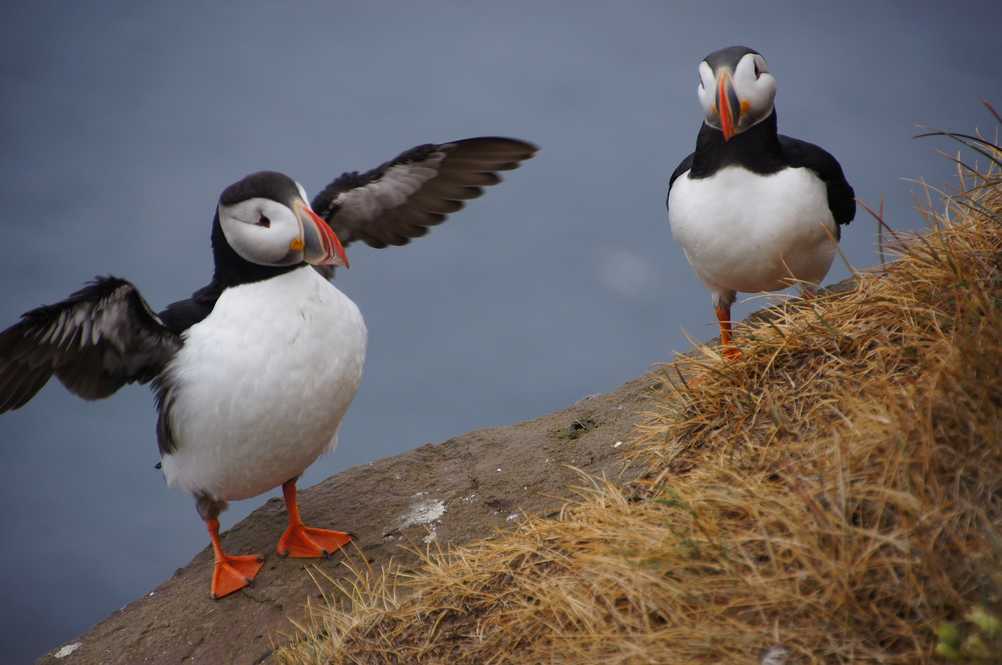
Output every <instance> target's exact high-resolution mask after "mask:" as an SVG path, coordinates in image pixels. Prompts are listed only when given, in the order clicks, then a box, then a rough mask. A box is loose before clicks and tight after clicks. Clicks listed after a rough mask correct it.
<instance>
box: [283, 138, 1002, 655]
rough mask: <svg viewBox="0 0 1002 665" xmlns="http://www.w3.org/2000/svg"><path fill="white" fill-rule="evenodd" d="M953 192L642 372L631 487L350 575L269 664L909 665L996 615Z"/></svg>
mask: <svg viewBox="0 0 1002 665" xmlns="http://www.w3.org/2000/svg"><path fill="white" fill-rule="evenodd" d="M985 150H988V151H990V152H989V156H990V157H991V156H993V157H994V158H995V159H998V158H999V156H1000V155H1002V152H1000V151H999V149H998V148H997V147H992V148H985ZM964 168H967V167H964ZM962 182H963V183H964V184H965V187H964V191H963V192H961V193H960V195H957V196H954V197H952V198H950V199H948V200H946V201H945V202H944V204H943V210H942V212H941V213H939V214H932V213H930V215H931V222H932V223H931V225H930V229H929V231H928V233H926V234H924V235H923V236H921V237H919V238H913V239H911V241H910V242H908V243H907V246H902V247H901V249H900V257H899V258H898V260H897V261H895V262H893V263H891V264H889V265H888V266H887V267H886V271H884V272H883V273H881V274H874V273H869V274H861V275H859V276H858V279H857V287H856V288H855V290H852V291H849V292H843V293H837V294H829V295H822V296H819V297H817V298H815V299H813V300H809V301H796V302H790V303H787V304H786V305H785V306H783V307H781V308H777V309H776V310H775V311H774V312H772V316H770V317H766V318H761V317H760V318H759V319H757V320H753V321H751V322H748V323H745V324H743V325H742V326H740V327H739V328H738V330H737V339H738V341H739V343H740V344H741V346H742V349H743V351H744V356H743V358H742V359H741V360H739V361H737V362H735V363H726V362H724V361H722V360H720V359H719V358H718V357H717V356H716V355H715V352H714V351H713V350H710V349H703V351H702V353H699V354H697V355H696V356H695V357H687V358H682V359H680V360H678V361H676V362H675V363H673V364H671V365H667V366H665V367H664V368H663V369H662V371H663V372H664V375H665V386H666V387H665V389H664V392H663V394H661V395H660V396H659V397H658V399H656V400H655V401H654V402H653V403H652V407H651V408H652V413H651V414H650V417H649V418H648V419H647V422H646V424H645V425H644V426H643V427H642V428H641V429H640V430H639V431H638V432H637V434H636V438H635V441H634V442H633V444H634V445H633V446H631V448H632V449H633V450H634V453H633V454H634V456H635V458H636V460H635V463H636V461H640V462H642V463H644V464H646V465H647V467H649V469H650V472H649V474H648V475H647V476H646V477H645V479H644V480H642V481H640V482H638V483H634V484H632V485H630V486H629V487H627V488H625V489H624V488H619V487H616V486H614V485H613V484H610V483H605V482H599V481H594V482H593V483H592V485H591V486H590V487H588V488H587V489H586V490H582V492H581V496H580V497H579V498H578V499H576V500H575V501H574V502H572V503H571V504H569V505H568V506H567V507H566V508H565V510H564V511H563V512H562V514H561V516H560V517H559V518H558V519H529V520H527V521H526V522H524V523H523V524H521V525H520V526H519V527H518V528H516V529H515V530H514V531H513V532H510V533H506V534H500V535H499V536H498V537H496V538H494V539H491V540H486V541H483V542H478V543H474V544H471V545H468V546H463V547H457V548H454V549H452V550H451V551H449V552H446V553H441V552H435V553H430V554H428V555H427V556H426V557H425V561H424V562H423V564H422V567H421V568H420V569H419V570H417V571H416V572H414V573H404V572H401V571H394V570H384V571H380V572H374V571H366V570H360V571H359V574H358V575H357V578H356V583H355V586H353V587H350V588H342V589H341V591H342V592H344V594H346V596H347V602H345V601H344V599H342V601H341V602H333V601H332V602H331V605H330V607H326V608H323V609H322V610H321V611H317V612H315V613H314V615H313V621H314V623H313V625H311V626H310V627H309V628H308V629H307V630H306V632H305V633H304V635H303V636H302V638H301V639H300V640H299V641H297V642H296V643H295V644H293V645H291V646H289V647H287V648H285V649H284V650H282V651H281V652H280V653H279V654H278V660H279V662H281V663H285V664H286V665H319V664H320V663H325V664H326V663H366V664H368V663H446V662H447V663H450V664H451V665H465V664H474V663H476V664H488V663H580V664H583V665H587V664H592V663H594V664H598V663H602V664H607V663H665V664H674V663H679V664H681V663H758V662H761V661H762V657H763V654H764V653H765V652H767V650H770V649H771V651H770V657H771V658H773V659H774V660H773V661H772V662H777V663H778V662H786V663H790V664H792V663H848V662H880V663H924V662H933V661H934V660H935V659H936V657H935V656H934V655H933V649H934V647H935V645H936V639H937V638H936V634H935V630H936V628H937V626H939V625H941V624H942V623H943V622H945V621H955V620H958V619H960V618H962V617H963V616H964V615H965V614H966V613H967V612H968V610H969V609H970V607H971V606H972V605H973V604H980V605H981V606H984V607H987V608H989V609H990V610H992V611H996V612H997V610H998V609H999V608H1000V602H1002V598H1000V595H999V594H1000V591H1002V584H1000V582H1002V579H1000V578H999V572H1000V571H1002V565H1000V564H1002V537H1000V534H999V525H1000V518H1002V181H1000V179H999V178H998V171H997V169H996V170H992V169H991V168H990V169H988V171H987V172H986V173H982V174H980V175H976V174H974V173H973V171H972V170H970V169H968V170H967V172H966V173H965V178H962ZM857 224H860V222H858V221H857ZM854 231H855V232H859V230H858V229H854ZM679 370H681V373H682V374H684V375H685V376H686V377H687V382H683V381H681V380H680V377H679V374H678V371H679ZM694 377H698V380H697V381H693V378H694ZM979 662H996V663H999V662H1002V657H995V660H994V661H992V660H990V659H989V660H986V661H979Z"/></svg>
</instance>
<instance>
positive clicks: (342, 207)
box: [0, 137, 536, 598]
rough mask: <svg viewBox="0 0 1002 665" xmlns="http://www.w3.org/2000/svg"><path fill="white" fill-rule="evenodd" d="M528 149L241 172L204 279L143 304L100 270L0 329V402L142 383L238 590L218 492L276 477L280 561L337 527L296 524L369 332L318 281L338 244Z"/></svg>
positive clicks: (509, 142)
mask: <svg viewBox="0 0 1002 665" xmlns="http://www.w3.org/2000/svg"><path fill="white" fill-rule="evenodd" d="M535 152H536V147H535V146H534V145H532V144H530V143H527V142H525V141H520V140H516V139H509V138H499V137H480V138H471V139H464V140H459V141H452V142H450V143H442V144H427V145H421V146H418V147H416V148H412V149H411V150H408V151H406V152H404V153H402V154H401V155H400V156H398V157H397V158H396V159H394V160H392V161H389V162H386V163H385V164H383V165H382V166H380V167H378V168H376V169H373V170H371V171H368V172H365V173H357V172H352V173H346V174H344V175H342V176H341V177H339V178H337V179H336V180H334V181H333V182H332V183H331V184H330V185H328V186H327V187H326V188H325V189H324V190H323V191H322V192H320V194H318V195H317V196H316V197H315V198H314V199H313V201H312V202H309V203H308V202H307V201H308V200H307V196H306V192H305V191H304V190H303V188H302V186H300V185H299V184H298V183H297V182H296V181H295V180H293V179H292V178H290V177H288V176H286V175H284V174H282V173H277V172H274V171H261V172H258V173H254V174H251V175H249V176H247V177H245V178H243V179H242V180H240V181H239V182H237V183H234V184H233V185H230V186H229V187H227V188H226V189H225V190H223V192H222V194H221V195H220V197H219V202H218V205H217V207H216V212H215V217H214V219H213V222H212V235H211V238H212V252H213V259H214V262H215V271H214V274H213V276H212V281H210V282H209V284H208V285H207V286H205V287H204V288H202V289H200V290H198V291H196V292H195V293H194V294H193V295H192V296H191V297H190V298H188V299H187V300H182V301H179V302H175V303H174V304H172V305H170V306H168V307H167V308H166V309H165V310H163V311H162V312H160V313H159V314H156V313H154V311H153V310H152V309H151V308H150V306H149V305H148V304H147V302H146V301H145V300H144V299H143V297H142V296H141V295H140V294H139V292H138V291H137V290H136V287H135V286H133V285H132V284H131V283H130V282H128V281H126V280H124V279H119V278H117V277H99V278H97V279H95V280H94V281H93V282H91V283H90V284H88V285H87V286H86V287H84V288H83V289H81V290H79V291H77V292H76V293H74V294H72V295H71V296H69V297H68V298H66V299H65V300H63V301H61V302H58V303H55V304H53V305H45V306H42V307H38V308H36V309H33V310H31V311H30V312H27V313H26V314H24V315H23V316H22V317H21V320H20V321H19V322H18V323H16V324H14V325H13V326H11V327H10V328H8V329H7V330H5V331H3V332H2V333H0V413H4V412H6V411H9V410H12V409H18V408H20V407H22V406H24V405H25V404H26V403H27V402H28V401H29V400H30V399H31V398H32V397H33V396H34V395H35V394H36V393H37V392H38V391H39V390H41V388H42V387H43V386H44V385H45V384H46V383H47V382H48V380H49V379H50V378H51V377H52V375H55V376H56V378H58V379H59V381H60V382H61V383H62V384H63V385H64V386H66V388H68V389H69V390H70V391H71V392H73V393H74V394H76V395H79V396H80V397H83V398H84V399H88V400H95V399H101V398H105V397H108V396H110V395H111V394H112V393H114V392H116V391H117V390H118V389H119V388H121V387H122V386H124V385H126V384H129V383H150V384H151V385H152V388H153V391H154V394H155V398H156V399H155V402H156V408H157V414H158V418H157V427H156V435H157V443H158V446H159V449H160V456H161V464H162V469H163V472H164V475H165V477H166V480H167V483H168V485H171V486H176V487H180V488H182V489H184V490H186V491H188V492H190V493H191V494H192V495H193V496H194V497H195V502H196V506H197V509H198V513H199V515H200V516H201V518H202V519H203V520H204V521H205V524H206V527H207V529H208V531H209V537H210V538H211V541H212V547H213V551H214V554H215V567H214V570H213V576H212V587H211V592H212V596H213V598H221V597H223V596H226V595H228V594H231V593H233V592H235V591H238V590H239V589H241V588H243V587H244V586H246V585H248V584H249V583H250V582H251V581H252V580H253V579H254V577H255V576H256V575H257V573H258V571H259V569H260V568H261V565H262V561H263V559H262V558H261V557H259V556H256V555H244V556H237V555H231V554H227V553H225V552H224V551H223V549H222V545H221V544H220V539H219V521H218V517H219V513H220V512H221V511H223V510H224V509H225V508H226V505H227V502H228V501H234V500H239V499H247V498H250V497H253V496H257V495H258V494H261V493H263V492H266V491H268V490H270V489H272V488H275V487H278V486H281V487H282V491H283V494H284V497H285V503H286V506H287V508H288V528H287V529H286V530H285V533H284V534H283V535H282V536H281V538H280V539H279V541H278V546H277V548H276V549H277V552H278V554H279V555H280V556H293V557H304V558H310V557H320V556H328V555H330V554H331V553H332V552H334V551H336V550H338V549H339V548H340V547H342V546H344V545H345V544H347V543H348V542H349V541H350V540H351V536H350V535H349V534H348V533H344V532H341V531H332V530H328V529H320V528H314V527H309V526H306V525H305V524H303V521H302V519H301V518H300V515H299V510H298V508H297V505H296V480H297V479H298V477H299V476H300V474H302V472H303V471H304V470H305V469H306V468H307V467H308V466H309V465H310V464H312V463H313V462H314V461H315V460H316V459H317V457H319V456H320V454H321V453H323V452H324V451H327V450H332V449H333V448H334V446H335V445H336V444H337V432H338V428H339V426H340V424H341V419H342V418H343V417H344V415H345V412H346V411H347V409H348V406H349V405H350V404H351V401H352V399H353V398H354V396H355V392H356V390H357V389H358V386H359V382H360V381H361V378H362V366H363V364H364V360H365V349H366V328H365V323H364V321H363V319H362V315H361V314H360V313H359V310H358V307H356V306H355V303H354V302H352V301H351V300H350V299H349V298H348V297H347V296H345V295H344V294H343V293H341V291H339V290H338V289H337V288H336V287H335V286H334V285H333V284H332V283H330V282H329V281H328V280H327V279H325V276H330V275H331V274H332V270H333V268H334V267H336V266H344V267H347V266H348V258H347V256H346V255H345V250H344V247H345V246H347V245H349V244H350V243H352V242H356V241H362V242H365V243H366V244H368V245H370V246H372V247H386V246H387V245H404V244H406V243H407V242H409V241H410V240H411V239H412V238H417V237H420V236H423V235H424V234H425V233H427V232H428V229H429V228H430V227H431V226H434V225H436V224H439V223H441V222H442V221H444V220H445V218H446V216H447V215H448V214H450V213H454V212H457V211H458V210H459V209H460V208H462V207H463V205H464V202H465V201H466V200H468V199H472V198H476V197H477V196H479V195H480V194H481V193H482V191H483V189H482V188H483V187H487V186H490V185H496V184H498V183H499V182H500V181H501V177H500V176H499V175H498V174H497V172H498V171H505V170H510V169H514V168H517V167H518V166H519V164H520V163H521V162H522V161H524V160H526V159H529V158H531V157H532V156H533V155H534V154H535Z"/></svg>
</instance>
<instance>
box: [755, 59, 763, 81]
mask: <svg viewBox="0 0 1002 665" xmlns="http://www.w3.org/2000/svg"><path fill="white" fill-rule="evenodd" d="M760 76H762V70H761V69H759V66H758V60H755V78H756V79H757V78H759V77H760Z"/></svg>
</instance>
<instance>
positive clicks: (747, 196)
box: [667, 46, 856, 359]
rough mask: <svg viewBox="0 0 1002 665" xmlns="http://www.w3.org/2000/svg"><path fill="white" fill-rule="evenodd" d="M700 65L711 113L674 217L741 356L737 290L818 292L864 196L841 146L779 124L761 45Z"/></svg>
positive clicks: (728, 350)
mask: <svg viewBox="0 0 1002 665" xmlns="http://www.w3.org/2000/svg"><path fill="white" fill-rule="evenodd" d="M698 74H699V87H698V90H697V92H698V96H699V102H700V104H701V105H702V107H703V111H704V113H705V116H704V118H703V124H702V126H701V127H700V129H699V134H698V135H697V137H696V150H695V151H694V152H692V153H691V154H690V155H688V156H687V157H686V158H685V159H683V160H682V162H681V163H680V164H679V165H678V167H677V168H676V169H675V171H674V172H673V173H672V175H671V179H670V180H669V182H668V197H667V209H668V223H669V225H670V226H671V233H672V236H673V238H674V239H675V241H676V242H677V243H678V244H679V245H681V246H682V251H683V252H684V254H685V257H686V259H687V260H688V261H689V264H690V265H691V266H692V268H693V269H694V270H695V272H696V274H697V275H698V277H699V278H700V280H702V282H703V284H705V285H706V288H707V289H709V291H710V294H711V296H712V301H713V307H714V310H715V311H716V315H717V321H718V323H719V325H720V342H721V345H722V347H723V355H724V356H725V357H726V358H729V359H734V358H737V357H739V356H740V355H741V353H740V351H739V350H738V349H737V347H735V346H734V345H733V344H732V338H731V305H732V304H733V303H734V299H735V297H736V296H737V293H738V292H747V293H757V292H763V291H778V290H781V289H784V288H787V287H789V286H791V285H793V284H798V285H799V286H800V288H801V292H802V294H803V295H804V296H805V297H810V296H811V295H813V293H814V291H815V289H816V288H817V286H818V285H819V284H820V283H821V280H823V279H824V277H825V275H826V274H828V270H829V268H831V264H832V261H833V259H834V258H835V253H836V251H837V249H838V242H839V240H840V239H841V227H842V226H843V225H846V224H849V222H851V221H852V219H853V217H854V216H855V215H856V200H855V195H854V192H853V189H852V187H851V186H850V185H849V183H848V182H847V181H846V178H845V175H844V174H843V172H842V167H841V165H840V164H839V163H838V161H836V159H835V158H834V157H832V155H831V154H829V153H828V152H826V151H825V150H824V149H822V148H820V147H818V146H816V145H814V144H813V143H808V142H806V141H802V140H800V139H795V138H791V137H789V136H784V135H782V134H779V133H778V131H777V121H776V107H775V103H774V102H775V98H776V79H775V77H773V75H772V74H771V73H770V72H769V67H768V65H767V64H766V61H765V58H763V57H762V55H761V54H760V53H759V52H758V51H755V50H753V49H750V48H748V47H746V46H731V47H729V48H724V49H721V50H719V51H714V52H713V53H711V54H710V55H708V56H706V57H705V58H703V60H702V61H701V62H700V63H699V68H698Z"/></svg>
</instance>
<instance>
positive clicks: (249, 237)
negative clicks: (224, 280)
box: [219, 198, 305, 266]
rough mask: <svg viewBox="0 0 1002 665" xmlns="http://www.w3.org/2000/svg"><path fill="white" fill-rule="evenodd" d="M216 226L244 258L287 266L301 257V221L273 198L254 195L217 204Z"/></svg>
mask: <svg viewBox="0 0 1002 665" xmlns="http://www.w3.org/2000/svg"><path fill="white" fill-rule="evenodd" d="M219 225H220V226H221V227H222V229H223V235H225V236H226V242H228V243H229V244H230V247H232V248H233V250H234V251H235V252H236V253H237V254H239V255H240V257H241V258H243V259H244V260H246V261H250V262H251V263H257V264H259V265H264V266H290V265H296V264H299V263H302V262H303V260H304V250H305V248H304V237H303V236H304V234H303V224H302V222H301V221H299V218H298V217H297V216H296V214H295V213H294V212H293V211H292V210H291V209H290V208H288V207H287V206H284V205H282V204H281V203H278V202H277V201H272V200H271V199H264V198H256V199H248V200H246V201H241V202H239V203H235V204H233V205H231V206H223V205H220V206H219Z"/></svg>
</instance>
